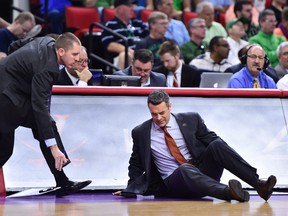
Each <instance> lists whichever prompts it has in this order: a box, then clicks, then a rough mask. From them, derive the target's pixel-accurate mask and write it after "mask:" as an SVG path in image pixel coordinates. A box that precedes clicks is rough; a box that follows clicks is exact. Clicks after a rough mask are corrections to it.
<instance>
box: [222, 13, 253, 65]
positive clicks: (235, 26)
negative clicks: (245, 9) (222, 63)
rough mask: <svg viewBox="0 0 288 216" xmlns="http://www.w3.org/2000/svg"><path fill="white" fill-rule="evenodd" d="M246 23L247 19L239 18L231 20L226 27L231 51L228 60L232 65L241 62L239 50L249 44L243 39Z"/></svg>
mask: <svg viewBox="0 0 288 216" xmlns="http://www.w3.org/2000/svg"><path fill="white" fill-rule="evenodd" d="M244 24H245V19H244V18H239V19H233V20H231V21H230V22H228V23H227V25H226V29H227V31H228V35H229V36H228V37H227V42H228V44H229V45H230V52H229V55H228V58H227V61H228V62H229V63H230V64H232V65H236V64H239V63H240V60H239V58H238V52H239V50H240V49H242V48H243V47H244V46H246V45H247V44H248V42H247V41H245V40H242V39H241V38H242V37H243V36H244V35H245V29H244Z"/></svg>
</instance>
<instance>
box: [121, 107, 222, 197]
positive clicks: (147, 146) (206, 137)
mask: <svg viewBox="0 0 288 216" xmlns="http://www.w3.org/2000/svg"><path fill="white" fill-rule="evenodd" d="M174 116H175V118H176V121H177V123H178V125H179V128H180V131H181V133H182V135H183V137H184V139H185V142H186V145H187V147H188V150H189V152H190V154H191V155H192V158H193V161H191V162H192V163H193V164H194V165H197V164H199V162H200V161H201V155H202V153H203V152H204V150H205V149H206V147H207V146H208V145H209V144H210V143H211V142H213V141H215V140H220V138H219V137H218V136H217V135H216V134H215V133H214V132H212V131H209V129H208V128H207V127H206V125H205V124H204V121H203V120H202V118H201V117H200V115H199V114H198V113H192V112H191V113H179V114H175V115H174ZM151 125H152V119H150V120H148V121H146V122H144V123H142V124H141V125H138V126H137V127H135V128H134V129H133V130H132V138H133V150H132V154H131V157H130V160H129V167H128V170H129V173H128V175H129V181H128V186H127V188H126V189H124V190H123V192H124V193H125V192H126V193H136V194H155V195H163V194H165V193H166V190H165V189H166V188H165V186H164V183H163V180H162V179H161V177H160V174H159V172H158V171H157V169H156V166H155V164H154V162H153V159H152V153H151V134H150V131H151Z"/></svg>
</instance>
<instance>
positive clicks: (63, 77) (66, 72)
mask: <svg viewBox="0 0 288 216" xmlns="http://www.w3.org/2000/svg"><path fill="white" fill-rule="evenodd" d="M88 63H89V59H88V55H87V51H86V48H85V47H84V46H81V51H80V55H79V61H75V63H74V65H73V67H72V68H67V67H64V68H62V69H61V72H60V75H59V77H58V80H57V81H56V82H55V85H75V86H87V85H89V86H92V85H93V82H92V80H91V78H92V73H91V72H90V71H89V69H88Z"/></svg>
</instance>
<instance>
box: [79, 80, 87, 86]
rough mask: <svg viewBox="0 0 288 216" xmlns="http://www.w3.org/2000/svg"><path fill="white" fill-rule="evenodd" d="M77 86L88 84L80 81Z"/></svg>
mask: <svg viewBox="0 0 288 216" xmlns="http://www.w3.org/2000/svg"><path fill="white" fill-rule="evenodd" d="M77 86H88V84H87V82H84V81H82V80H79V82H78V84H77Z"/></svg>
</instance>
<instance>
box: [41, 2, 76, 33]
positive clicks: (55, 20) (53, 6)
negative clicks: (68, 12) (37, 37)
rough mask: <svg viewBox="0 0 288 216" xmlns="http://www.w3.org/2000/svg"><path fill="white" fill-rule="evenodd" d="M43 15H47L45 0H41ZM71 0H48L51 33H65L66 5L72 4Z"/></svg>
mask: <svg viewBox="0 0 288 216" xmlns="http://www.w3.org/2000/svg"><path fill="white" fill-rule="evenodd" d="M40 3H41V15H42V16H43V17H44V16H45V0H41V1H40ZM71 5H72V3H71V1H70V0H61V1H59V0H49V1H48V8H47V12H48V19H49V23H50V25H51V26H50V28H51V31H50V33H54V34H62V33H63V20H64V17H65V7H66V6H71Z"/></svg>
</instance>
